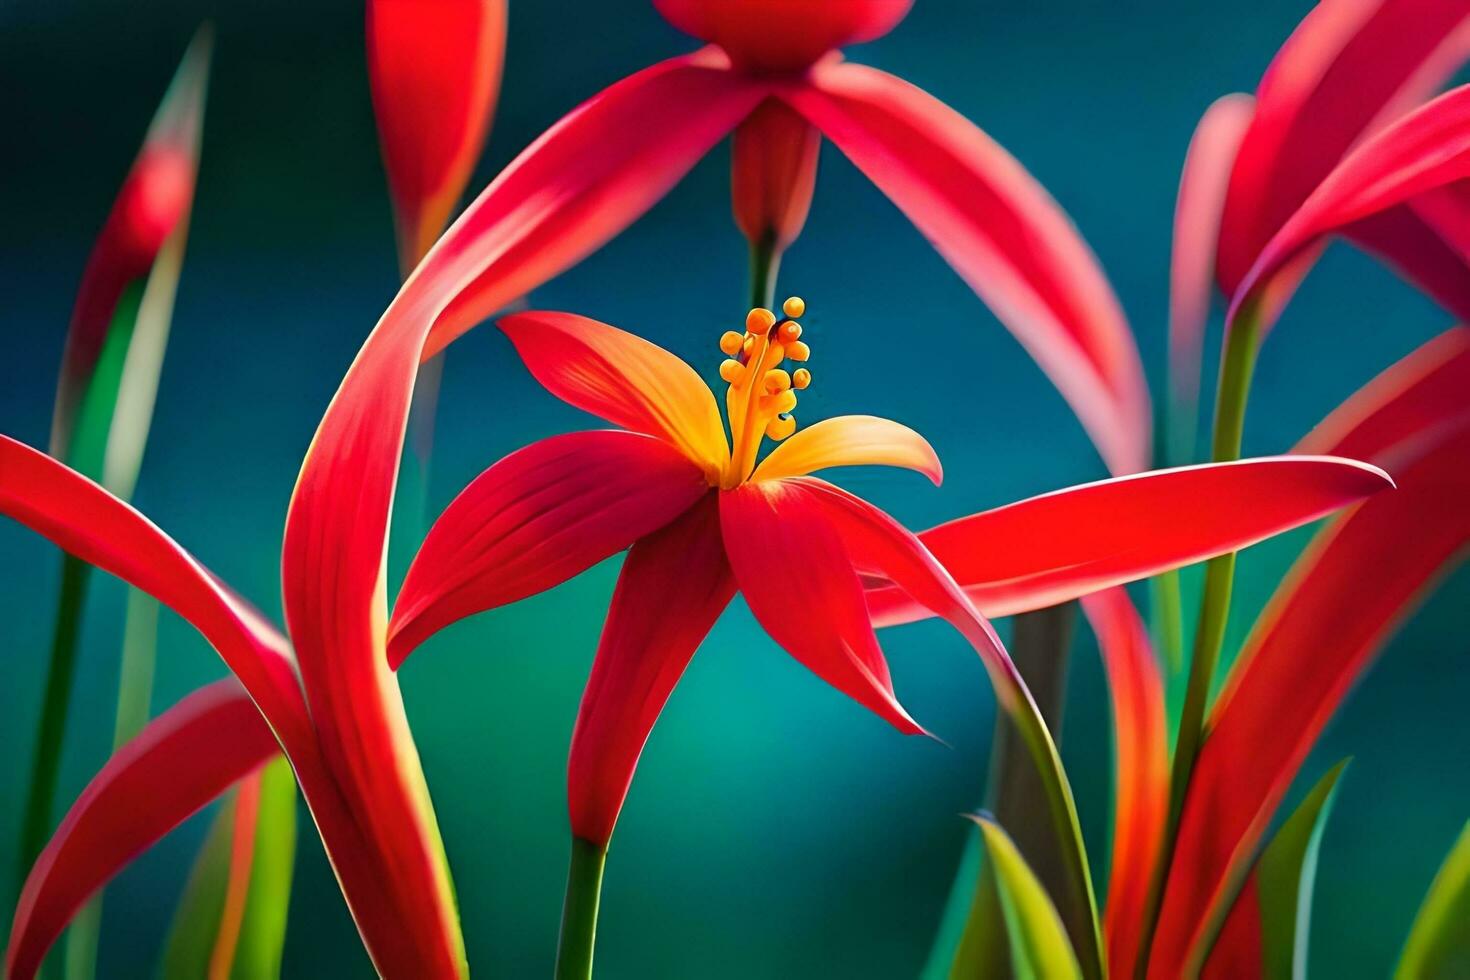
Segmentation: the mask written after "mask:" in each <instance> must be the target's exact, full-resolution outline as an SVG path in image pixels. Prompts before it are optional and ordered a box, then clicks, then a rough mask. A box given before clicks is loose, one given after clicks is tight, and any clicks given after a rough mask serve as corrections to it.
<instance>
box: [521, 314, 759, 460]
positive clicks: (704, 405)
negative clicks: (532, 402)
mask: <svg viewBox="0 0 1470 980" xmlns="http://www.w3.org/2000/svg"><path fill="white" fill-rule="evenodd" d="M500 329H501V330H503V331H505V335H506V336H507V337H509V338H510V340H511V343H513V344H515V348H516V353H517V354H519V355H520V356H521V360H523V361H525V362H526V367H527V368H528V369H529V370H530V372H531V374H533V375H534V376H535V378H536V380H537V381H539V382H541V384H542V385H543V386H544V387H545V388H546V390H547V391H549V392H551V393H552V394H553V395H555V396H556V397H558V398H560V399H561V400H562V401H564V402H566V403H567V404H569V405H575V406H576V407H577V408H580V409H582V410H583V411H586V412H591V413H592V414H593V415H596V416H598V417H599V418H602V419H605V420H606V421H608V422H611V423H612V424H613V425H618V426H622V427H623V428H625V429H632V430H633V431H635V432H644V433H647V434H648V435H651V436H658V437H660V438H662V439H665V440H667V441H668V442H670V443H672V444H673V445H675V446H677V447H678V448H679V449H680V450H681V451H682V452H683V453H684V454H685V455H686V456H688V457H689V458H690V459H692V460H694V461H695V462H696V463H698V464H699V465H700V467H701V468H702V469H703V470H704V471H705V472H706V473H708V474H709V476H710V478H711V480H718V479H719V474H720V473H721V472H722V471H723V470H724V468H725V465H726V463H727V462H728V461H729V458H730V450H729V445H728V444H727V443H726V441H725V427H724V424H723V423H722V422H721V421H720V410H719V407H718V406H717V405H716V404H715V396H714V393H713V392H711V391H710V389H709V385H707V384H705V383H704V381H702V380H701V379H700V377H699V375H698V374H697V373H696V372H695V370H694V369H693V368H691V367H690V366H689V365H688V364H685V363H684V362H683V361H681V360H679V358H677V357H675V356H674V355H673V354H670V353H669V352H668V351H666V350H664V349H663V348H662V347H659V346H658V345H657V344H651V343H649V342H648V341H646V340H644V339H643V338H642V337H639V336H638V335H637V334H632V333H629V332H628V331H626V330H619V329H618V328H617V327H614V326H609V325H608V324H606V323H600V322H598V321H597V320H592V319H589V318H588V317H585V316H578V315H577V314H575V313H547V312H540V311H536V312H531V313H517V314H515V315H513V316H508V317H505V318H504V319H502V320H501V321H500Z"/></svg>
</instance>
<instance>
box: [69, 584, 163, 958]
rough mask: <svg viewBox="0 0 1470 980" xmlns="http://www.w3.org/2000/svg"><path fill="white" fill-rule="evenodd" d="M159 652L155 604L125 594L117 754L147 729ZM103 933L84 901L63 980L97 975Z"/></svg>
mask: <svg viewBox="0 0 1470 980" xmlns="http://www.w3.org/2000/svg"><path fill="white" fill-rule="evenodd" d="M157 651H158V600H157V599H155V598H153V597H152V596H150V595H149V594H148V593H146V592H140V591H138V590H137V589H129V590H128V607H127V612H126V614H125V617H124V620H123V647H122V668H121V670H120V672H119V675H118V688H117V717H116V721H115V722H114V724H113V729H112V750H113V751H114V752H116V751H117V750H118V749H120V748H122V747H123V745H125V744H126V743H127V742H129V741H130V740H131V739H132V738H133V736H134V735H136V734H138V732H140V731H141V730H142V729H143V726H144V725H146V724H148V713H149V712H148V708H149V704H150V702H151V701H152V699H153V667H154V663H155V661H156V660H157ZM101 928H102V895H101V893H98V895H97V897H96V898H94V899H92V901H90V902H88V903H87V904H86V905H85V906H84V907H83V908H82V910H81V911H80V912H78V913H77V915H76V918H74V919H72V924H71V928H69V929H68V930H67V933H66V953H65V964H66V968H65V971H64V973H63V975H64V976H65V977H66V980H91V978H92V977H94V976H95V975H96V973H97V937H98V935H99V933H100V932H101Z"/></svg>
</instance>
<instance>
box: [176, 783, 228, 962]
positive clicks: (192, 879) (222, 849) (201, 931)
mask: <svg viewBox="0 0 1470 980" xmlns="http://www.w3.org/2000/svg"><path fill="white" fill-rule="evenodd" d="M234 827H235V793H234V792H231V793H230V795H229V796H227V797H225V800H224V802H223V803H221V804H220V808H219V810H218V811H217V812H216V813H215V815H214V821H213V822H212V823H211V824H210V826H209V834H208V835H207V836H206V837H205V838H204V846H203V847H201V848H200V849H199V856H198V857H197V858H195V860H194V867H193V869H192V870H191V871H190V872H189V881H188V883H187V884H186V885H185V886H184V894H183V896H182V897H181V898H180V899H179V909H178V911H177V912H176V913H174V921H173V924H172V925H171V926H170V927H169V930H168V941H167V943H166V944H165V945H164V952H163V966H162V969H161V970H160V971H159V972H160V975H161V976H162V978H163V980H193V978H196V977H203V976H208V974H209V958H210V955H211V954H212V953H213V952H214V940H215V936H216V935H217V934H218V933H219V919H220V913H221V912H222V911H223V910H224V906H225V887H226V885H227V884H228V882H229V877H230V844H231V841H232V838H233V837H234Z"/></svg>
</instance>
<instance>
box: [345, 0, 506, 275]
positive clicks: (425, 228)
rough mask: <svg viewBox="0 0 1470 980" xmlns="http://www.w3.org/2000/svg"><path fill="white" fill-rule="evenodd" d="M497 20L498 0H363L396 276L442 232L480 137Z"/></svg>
mask: <svg viewBox="0 0 1470 980" xmlns="http://www.w3.org/2000/svg"><path fill="white" fill-rule="evenodd" d="M505 22H506V2H505V0H427V2H425V0H368V4H367V66H368V79H369V82H370V83H371V87H372V96H373V113H374V115H375V116H376V117H377V120H378V135H379V138H380V141H381V143H382V147H383V165H384V168H385V169H386V170H387V172H388V186H389V189H390V190H391V192H392V196H393V213H394V217H395V219H396V221H397V224H398V252H399V259H400V262H401V264H402V267H403V272H404V275H407V274H408V272H409V271H410V270H411V269H412V268H413V267H414V266H415V265H417V264H418V261H419V259H421V258H423V256H424V253H425V252H427V251H428V250H429V246H431V245H433V244H434V240H435V239H436V238H438V237H439V233H440V232H442V231H443V230H444V225H445V224H446V223H447V222H448V220H449V216H450V215H451V214H452V213H453V211H454V207H455V205H456V204H457V203H458V202H459V199H460V196H461V195H462V194H463V193H464V189H465V185H466V184H467V183H468V182H469V179H470V175H471V173H472V172H473V170H474V167H475V161H476V160H477V159H478V158H479V156H480V151H481V149H482V148H483V147H484V145H485V137H486V135H487V134H488V132H489V130H490V119H491V116H492V115H493V114H494V111H495V101H496V98H497V97H498V95H499V93H500V73H501V67H502V64H503V63H504V60H505Z"/></svg>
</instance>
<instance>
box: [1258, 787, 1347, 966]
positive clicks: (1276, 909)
mask: <svg viewBox="0 0 1470 980" xmlns="http://www.w3.org/2000/svg"><path fill="white" fill-rule="evenodd" d="M1350 761H1351V760H1349V759H1343V760H1342V761H1341V762H1339V763H1338V764H1337V765H1335V766H1333V767H1332V768H1331V769H1329V770H1328V771H1327V774H1326V775H1325V776H1323V777H1322V778H1321V779H1320V780H1319V781H1318V782H1317V785H1316V786H1314V787H1312V791H1311V792H1310V793H1308V794H1307V796H1306V798H1305V799H1303V800H1302V802H1301V804H1300V805H1299V806H1298V807H1297V808H1296V810H1295V811H1293V813H1292V815H1291V816H1290V817H1288V818H1287V820H1286V822H1285V823H1283V824H1282V825H1281V827H1280V829H1278V830H1277V831H1276V836H1275V837H1273V838H1272V839H1271V843H1270V844H1268V845H1267V846H1266V850H1265V851H1264V852H1263V853H1262V854H1261V858H1260V861H1259V862H1258V863H1257V865H1256V870H1255V875H1256V892H1257V894H1258V895H1259V897H1260V904H1261V956H1262V959H1263V960H1264V963H1263V969H1264V971H1265V973H1264V975H1265V977H1266V978H1267V980H1289V978H1292V977H1297V978H1303V977H1305V976H1306V975H1307V943H1308V939H1309V938H1310V935H1311V929H1310V925H1311V918H1312V888H1313V885H1314V884H1315V882H1316V879H1317V852H1318V848H1319V847H1320V846H1321V843H1322V831H1323V828H1325V827H1326V825H1327V818H1328V816H1329V815H1331V813H1332V804H1333V801H1334V800H1335V799H1336V798H1337V784H1338V780H1339V779H1340V778H1341V776H1342V774H1343V771H1344V770H1345V769H1346V768H1347V764H1348V762H1350Z"/></svg>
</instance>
